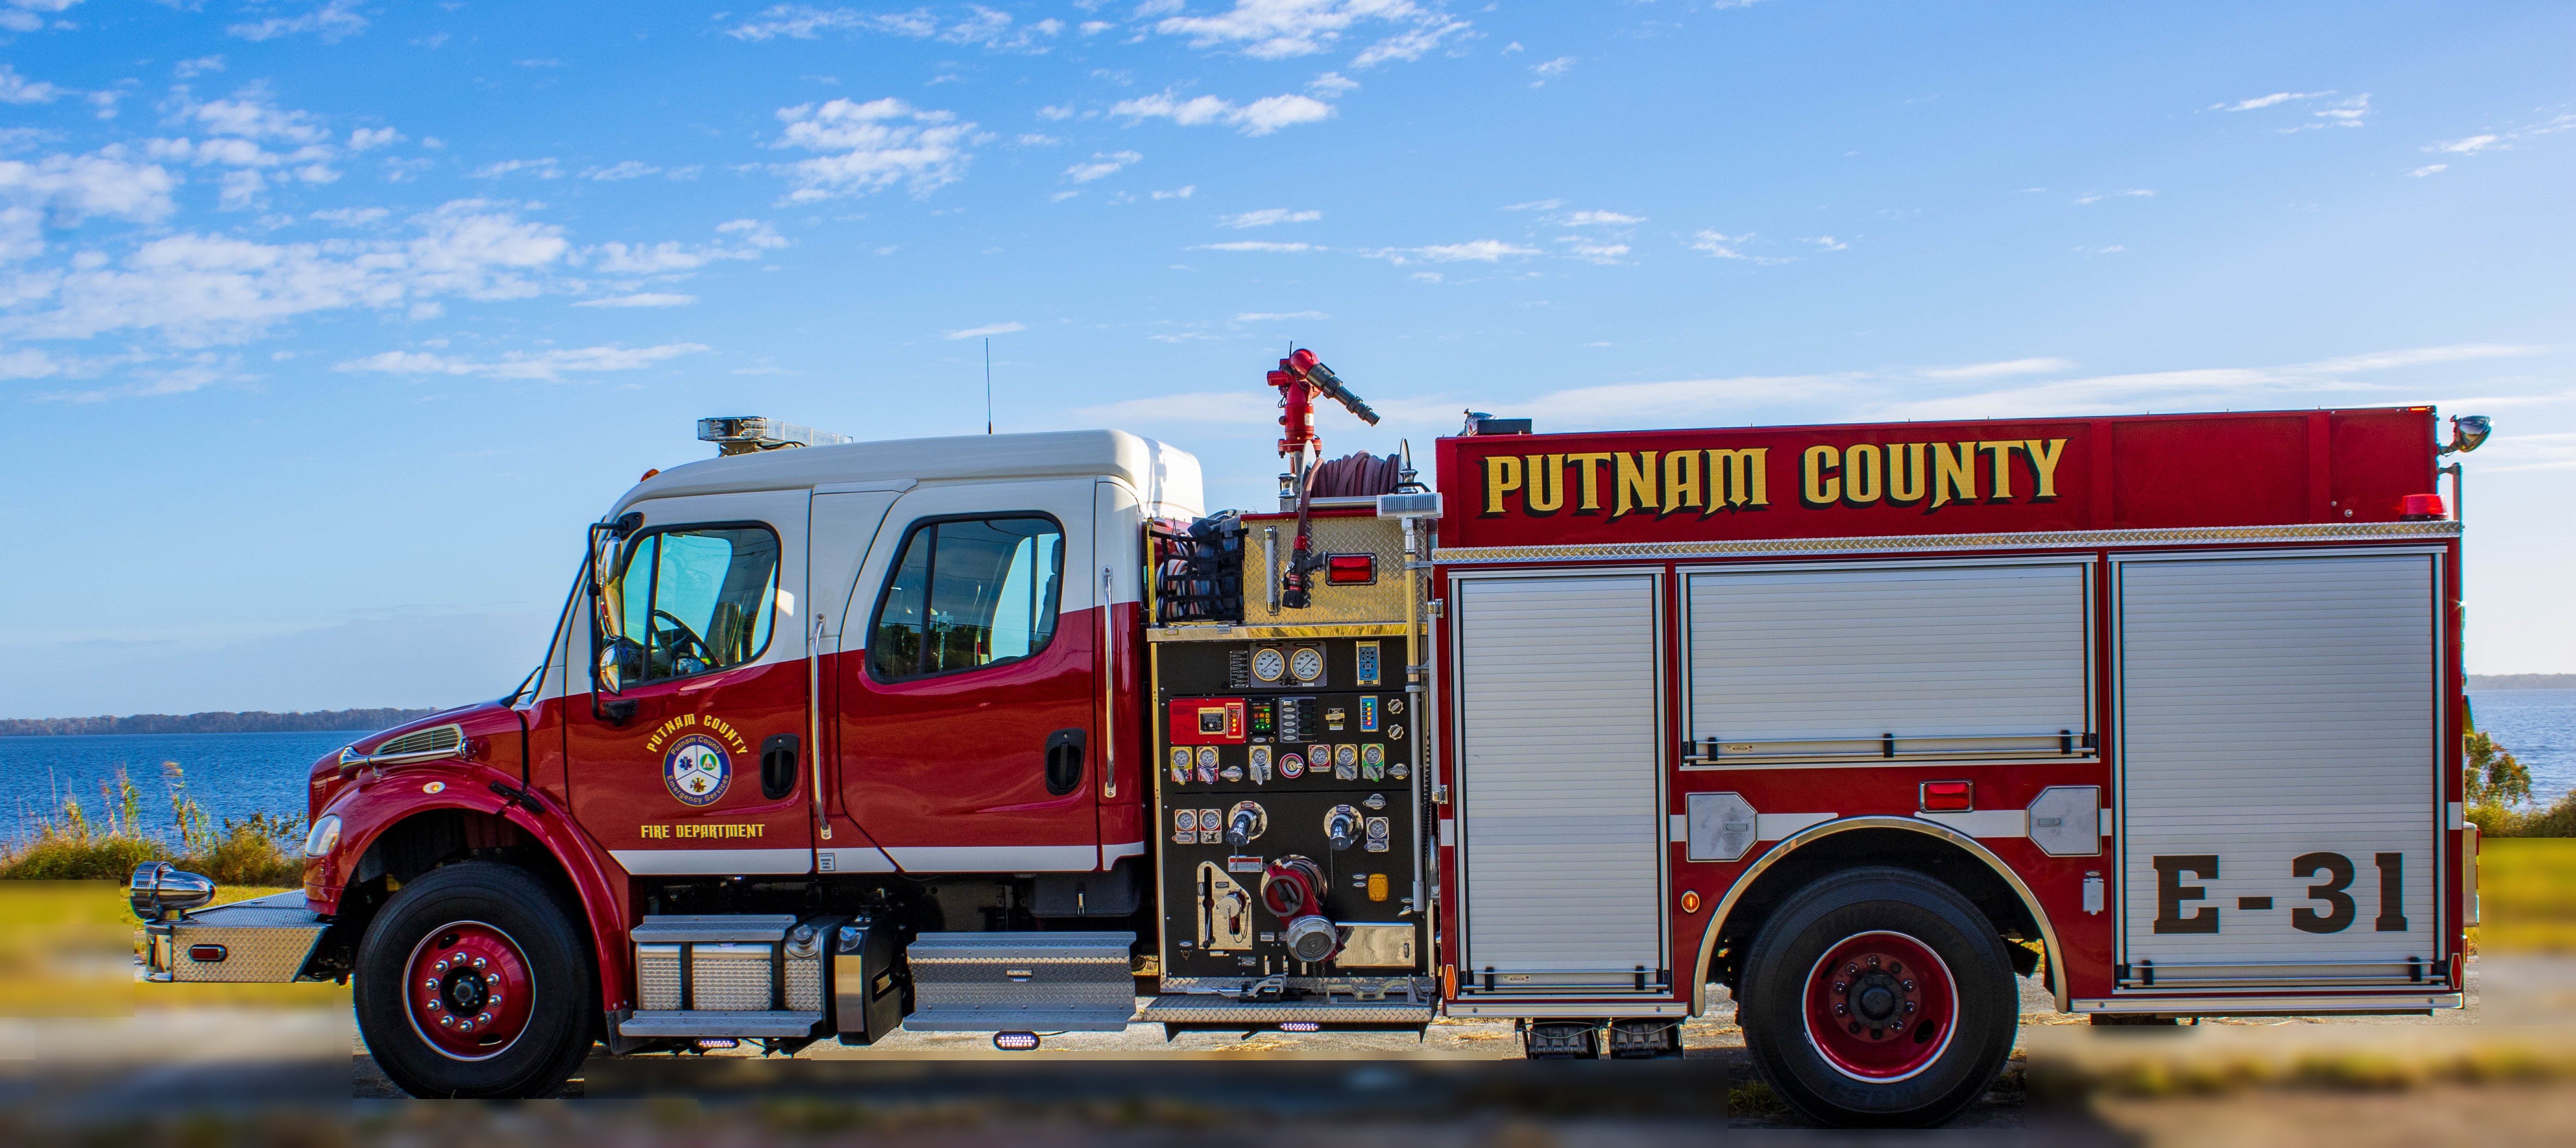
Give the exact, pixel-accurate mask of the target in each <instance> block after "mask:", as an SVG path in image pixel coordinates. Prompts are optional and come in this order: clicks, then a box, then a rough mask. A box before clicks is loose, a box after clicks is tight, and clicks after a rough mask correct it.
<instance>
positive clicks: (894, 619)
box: [868, 515, 1064, 681]
mask: <svg viewBox="0 0 2576 1148" xmlns="http://www.w3.org/2000/svg"><path fill="white" fill-rule="evenodd" d="M1063 581H1064V531H1063V530H1062V529H1061V528H1060V527H1058V526H1057V525H1056V524H1055V520H1054V519H1051V518H1044V517H1040V516H1037V515H1015V516H1010V517H995V518H966V519H951V520H948V521H944V522H925V523H920V524H917V525H915V526H914V527H913V528H912V532H911V533H910V534H909V535H908V536H906V537H905V538H904V541H903V549H902V550H901V551H900V552H899V553H898V554H897V555H896V557H895V563H894V572H893V574H892V576H891V577H889V578H888V579H887V582H886V589H885V595H884V597H882V598H880V599H879V600H878V602H877V614H876V619H875V621H874V622H873V623H872V624H871V625H870V627H869V636H868V668H869V669H870V670H871V671H872V672H873V673H874V674H875V676H876V677H877V679H878V680H880V681H900V680H902V679H905V678H920V677H928V676H930V675H932V674H944V673H951V672H954V671H957V670H971V669H975V668H977V667H981V666H991V665H998V664H1000V663H1003V662H1009V661H1015V660H1018V659H1020V658H1025V657H1028V656H1029V655H1031V654H1034V653H1037V652H1038V651H1040V650H1042V649H1045V648H1046V644H1047V640H1048V639H1049V638H1052V637H1054V636H1055V615H1056V608H1057V605H1058V603H1059V601H1060V600H1061V598H1062V587H1063Z"/></svg>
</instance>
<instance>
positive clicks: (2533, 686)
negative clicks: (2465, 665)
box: [2468, 674, 2576, 693]
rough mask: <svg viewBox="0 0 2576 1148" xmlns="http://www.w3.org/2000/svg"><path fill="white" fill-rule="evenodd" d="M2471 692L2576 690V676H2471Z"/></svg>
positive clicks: (2469, 677)
mask: <svg viewBox="0 0 2576 1148" xmlns="http://www.w3.org/2000/svg"><path fill="white" fill-rule="evenodd" d="M2468 679H2469V692H2471V693H2476V692H2477V691H2479V690H2576V674H2470V675H2468Z"/></svg>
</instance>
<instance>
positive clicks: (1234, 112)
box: [1109, 92, 1333, 136]
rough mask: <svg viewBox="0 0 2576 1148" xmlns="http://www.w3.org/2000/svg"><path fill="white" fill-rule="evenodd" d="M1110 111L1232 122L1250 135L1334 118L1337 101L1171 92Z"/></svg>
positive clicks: (1187, 123) (1191, 122)
mask: <svg viewBox="0 0 2576 1148" xmlns="http://www.w3.org/2000/svg"><path fill="white" fill-rule="evenodd" d="M1109 114H1110V115H1113V116H1127V117H1130V118H1133V119H1138V120H1145V119H1168V120H1170V121H1172V122H1173V123H1175V124H1179V125H1180V126H1182V127H1197V126H1200V125H1202V124H1230V125H1232V126H1234V127H1236V128H1238V129H1240V130H1241V131H1242V132H1243V134H1245V135H1248V136H1266V135H1269V134H1270V133H1272V132H1275V131H1278V130H1279V129H1281V128H1284V127H1289V126H1292V125H1295V124H1306V123H1314V122H1316V121H1318V120H1325V119H1330V118H1332V115H1333V105H1331V104H1328V103H1325V102H1323V101H1322V100H1317V99H1313V98H1311V97H1307V96H1299V95H1278V96H1264V97H1262V98H1261V99H1258V100H1254V101H1252V102H1251V103H1249V104H1244V105H1240V106H1238V105H1236V104H1233V103H1231V102H1229V101H1226V100H1222V99H1219V98H1217V97H1215V96H1196V97H1193V98H1191V99H1187V100H1184V99H1181V98H1179V97H1177V96H1174V95H1173V94H1172V93H1170V92H1163V93H1160V94H1158V95H1151V96H1145V97H1142V98H1139V99H1133V100H1120V101H1119V102H1118V103H1116V104H1114V105H1112V106H1111V107H1110V109H1109Z"/></svg>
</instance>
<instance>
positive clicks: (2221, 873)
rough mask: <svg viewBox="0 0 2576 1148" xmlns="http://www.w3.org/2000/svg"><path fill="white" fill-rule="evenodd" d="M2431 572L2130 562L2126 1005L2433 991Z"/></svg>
mask: <svg viewBox="0 0 2576 1148" xmlns="http://www.w3.org/2000/svg"><path fill="white" fill-rule="evenodd" d="M2435 562H2436V558H2435V556H2433V555H2430V554H2377V555H2351V554H2345V555H2331V556H2329V555H2319V556H2296V557H2280V558H2249V559H2224V560H2215V559H2155V560H2126V561H2121V562H2119V563H2118V564H2117V570H2118V574H2117V579H2118V588H2119V619H2118V627H2117V628H2118V643H2119V648H2118V652H2117V659H2118V666H2119V674H2120V686H2119V688H2120V718H2121V721H2120V733H2119V737H2120V747H2121V755H2120V758H2121V760H2120V769H2119V783H2120V798H2119V800H2120V808H2121V818H2122V821H2121V828H2122V832H2121V833H2120V834H2119V838H2120V852H2121V861H2120V864H2121V905H2120V909H2121V924H2122V934H2121V940H2122V956H2121V960H2122V961H2123V962H2124V963H2125V964H2126V966H2127V975H2126V976H2125V978H2124V979H2123V981H2122V985H2123V987H2124V988H2127V989H2131V990H2136V989H2145V988H2150V987H2152V988H2153V989H2156V990H2165V989H2174V990H2189V989H2209V988H2224V987H2249V988H2263V989H2272V990H2277V989H2281V988H2289V987H2298V988H2332V987H2364V986H2384V985H2409V984H2413V983H2415V982H2414V978H2415V977H2416V976H2418V975H2421V976H2423V977H2424V978H2426V979H2430V978H2431V976H2432V969H2431V967H2430V965H2431V962H2432V961H2433V959H2434V958H2436V957H2437V956H2439V955H2440V953H2441V945H2440V943H2439V940H2438V938H2437V937H2436V932H2435V926H2436V924H2437V923H2438V922H2439V921H2440V920H2441V908H2442V907H2441V905H2440V904H2439V903H2438V902H2437V901H2436V899H2435V898H2436V889H2437V888H2438V886H2437V884H2436V880H2435V875H2436V872H2437V871H2438V869H2439V867H2440V865H2441V857H2440V854H2439V853H2437V852H2436V851H2435V844H2436V842H2437V840H2438V837H2437V834H2436V826H2437V817H2438V813H2439V810H2440V809H2441V804H2440V801H2439V799H2438V796H2437V794H2438V793H2439V789H2438V787H2437V785H2436V781H2437V775H2436V772H2435V771H2436V762H2437V761H2439V760H2440V759H2441V757H2442V756H2443V755H2441V754H2440V753H2439V752H2438V749H2437V747H2436V745H2435V744H2434V742H2435V736H2436V735H2435V730H2436V729H2437V728H2438V723H2437V722H2436V721H2435V714H2434V708H2435V705H2436V702H2435V696H2436V691H2435V689H2434V672H2435V667H2436V664H2437V659H2436V657H2435V650H2436V648H2437V644H2436V643H2437V638H2438V634H2437V625H2438V623H2437V620H2436V617H2435V613H2434V606H2435V602H2436V600H2437V597H2438V594H2437V591H2438V588H2439V573H2438V570H2437V568H2436V566H2435ZM2329 857H2331V858H2339V859H2341V860H2342V861H2343V862H2345V863H2347V864H2349V866H2350V872H2351V877H2350V880H2349V882H2348V883H2344V884H2343V886H2342V887H2341V888H2339V889H2337V888H2332V886H2334V885H2335V884H2336V883H2337V882H2338V880H2339V879H2340V877H2341V874H2340V873H2338V872H2336V871H2334V870H2333V869H2332V868H2327V869H2324V870H2322V871H2320V870H2317V869H2313V868H2308V867H2307V866H2303V865H2301V864H2297V863H2296V862H2297V861H2298V859H2301V858H2308V859H2310V864H2311V865H2313V864H2314V863H2315V862H2316V861H2320V860H2324V859H2326V858H2329ZM2160 858H2161V859H2163V862H2164V866H2165V868H2166V869H2170V870H2173V873H2172V876H2171V877H2166V876H2165V875H2164V873H2163V872H2161V871H2160V869H2159V866H2158V860H2159V859H2160ZM2213 858H2214V859H2215V860H2214V862H2212V861H2211V860H2210V859H2213ZM2185 866H2188V868H2187V869H2186V868H2185ZM2209 869H2214V870H2215V871H2214V872H2209V871H2205V870H2209ZM2302 869H2305V870H2306V871H2304V872H2302V871H2295V870H2302ZM2392 870H2393V872H2392ZM2312 890H2314V893H2313V894H2312ZM2193 894H2196V896H2194V895H2193ZM2338 897H2340V898H2346V899H2348V901H2338V900H2337V898H2338ZM2264 898H2269V899H2270V907H2268V908H2266V907H2262V899H2264ZM2299 910H2307V911H2308V912H2309V913H2310V914H2312V915H2311V916H2309V917H2308V918H2307V919H2306V925H2307V927H2305V928H2302V927H2300V924H2299V922H2298V919H2297V918H2295V917H2294V914H2295V913H2296V912H2297V911H2299ZM2347 911H2348V914H2349V916H2348V917H2346V912H2347ZM2410 960H2412V961H2413V962H2415V963H2414V964H2413V965H2411V966H2410V965H2409V963H2408V962H2409V961H2410ZM2149 968H2152V969H2153V977H2154V980H2153V984H2152V986H2150V985H2149V984H2148V982H2147V976H2148V969H2149Z"/></svg>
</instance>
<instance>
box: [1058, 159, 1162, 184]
mask: <svg viewBox="0 0 2576 1148" xmlns="http://www.w3.org/2000/svg"><path fill="white" fill-rule="evenodd" d="M1143 158H1145V156H1144V153H1142V152H1132V151H1122V152H1093V153H1091V158H1090V159H1089V160H1086V161H1084V162H1082V163H1078V164H1075V165H1073V166H1072V167H1069V168H1066V169H1064V174H1065V178H1067V179H1070V180H1072V181H1073V182H1075V183H1089V182H1091V181H1093V180H1095V179H1105V178H1107V177H1109V176H1113V175H1116V174H1118V170H1119V169H1120V168H1123V167H1126V166H1127V165H1128V164H1131V163H1135V162H1136V161H1138V160H1141V159H1143Z"/></svg>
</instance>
